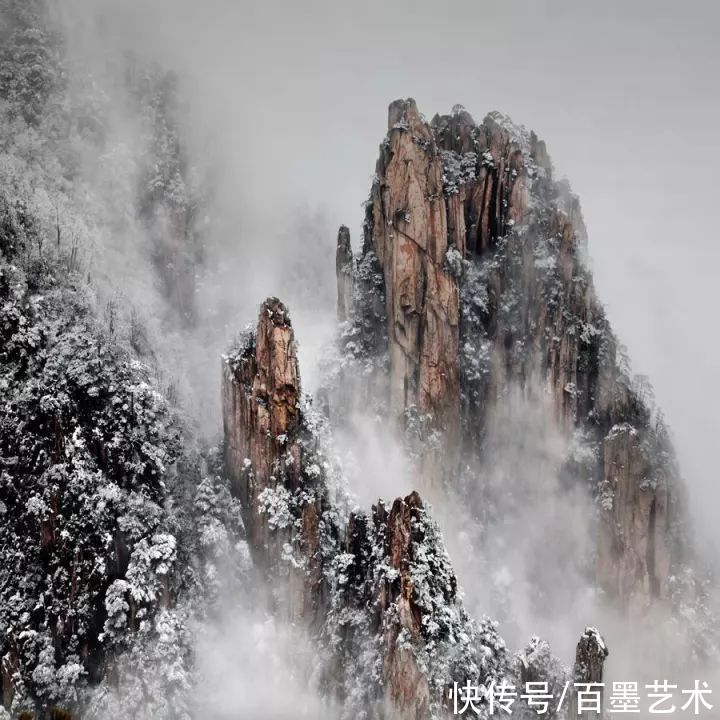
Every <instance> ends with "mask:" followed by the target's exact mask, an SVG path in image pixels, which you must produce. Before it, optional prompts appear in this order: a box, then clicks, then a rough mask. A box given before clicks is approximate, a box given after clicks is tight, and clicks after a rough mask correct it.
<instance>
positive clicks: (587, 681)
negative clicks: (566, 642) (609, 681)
mask: <svg viewBox="0 0 720 720" xmlns="http://www.w3.org/2000/svg"><path fill="white" fill-rule="evenodd" d="M609 654H610V653H609V652H608V649H607V646H606V645H605V640H604V639H603V637H602V636H601V635H600V633H599V632H598V631H597V630H596V629H595V628H594V627H588V628H585V632H584V633H583V635H582V637H581V638H580V642H578V645H577V650H576V653H575V667H574V673H573V682H574V687H575V690H576V692H575V693H574V694H573V698H572V700H573V702H572V709H571V711H570V717H573V718H577V717H580V718H584V720H590V718H597V717H598V716H599V713H598V712H597V709H595V708H593V707H592V706H593V702H594V697H595V695H594V693H596V692H599V698H600V707H604V704H603V701H602V698H603V692H602V689H603V688H602V684H603V669H604V665H605V660H606V658H607V657H608V655H609ZM585 691H587V693H586V692H585Z"/></svg>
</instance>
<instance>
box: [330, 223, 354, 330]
mask: <svg viewBox="0 0 720 720" xmlns="http://www.w3.org/2000/svg"><path fill="white" fill-rule="evenodd" d="M353 269H354V268H353V254H352V245H351V244H350V230H349V229H348V228H347V227H345V225H342V226H341V227H340V230H338V238H337V252H336V254H335V274H336V277H337V314H338V321H339V322H344V321H345V320H347V319H348V318H349V317H350V313H351V312H352V302H353V276H354V273H353Z"/></svg>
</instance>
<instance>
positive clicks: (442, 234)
mask: <svg viewBox="0 0 720 720" xmlns="http://www.w3.org/2000/svg"><path fill="white" fill-rule="evenodd" d="M366 230H367V235H366V237H365V247H366V248H367V249H368V251H369V249H370V248H371V249H372V250H373V251H374V253H375V255H376V256H377V259H378V262H379V265H380V267H381V268H382V273H383V277H384V282H385V302H386V308H387V332H388V338H389V347H388V353H389V358H390V394H389V397H390V407H391V410H392V411H393V412H394V413H395V414H397V415H399V414H401V413H402V412H403V411H404V410H405V409H406V408H408V407H410V406H416V407H417V408H418V410H419V411H420V412H427V413H431V414H432V415H433V417H434V418H435V419H436V421H437V423H438V424H439V425H440V426H441V427H443V428H445V429H447V431H448V432H449V433H454V432H456V431H457V427H458V421H459V380H458V342H459V316H458V303H459V296H458V288H457V282H456V279H455V278H454V277H453V275H452V273H451V272H449V271H448V268H447V265H446V263H447V254H448V251H449V249H450V246H449V240H448V229H447V208H446V203H445V198H444V195H443V164H442V158H441V156H440V152H439V149H438V148H437V146H436V145H435V143H434V140H433V135H432V131H431V129H430V127H429V125H428V124H427V123H426V122H425V121H424V120H423V119H422V118H421V117H420V114H419V113H418V111H417V108H416V106H415V103H414V102H413V101H397V102H395V103H393V104H392V105H391V106H390V112H389V119H388V139H387V142H386V143H385V144H384V145H383V146H382V148H381V154H380V159H379V160H378V163H377V167H376V180H375V182H374V184H373V188H372V193H371V200H370V203H369V204H368V219H367V223H366Z"/></svg>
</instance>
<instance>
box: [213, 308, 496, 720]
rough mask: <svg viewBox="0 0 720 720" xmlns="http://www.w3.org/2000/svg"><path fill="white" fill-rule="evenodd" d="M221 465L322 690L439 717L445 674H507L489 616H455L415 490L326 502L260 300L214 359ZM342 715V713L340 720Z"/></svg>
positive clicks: (308, 421) (278, 332) (278, 314)
mask: <svg viewBox="0 0 720 720" xmlns="http://www.w3.org/2000/svg"><path fill="white" fill-rule="evenodd" d="M223 398H224V415H225V417H224V427H225V465H226V470H227V472H228V474H229V476H230V478H231V480H232V484H233V488H234V491H235V493H236V494H237V495H238V496H239V498H240V500H241V503H242V507H243V516H244V519H245V523H246V530H247V538H248V542H249V544H250V547H251V551H252V553H253V556H254V558H255V560H256V562H257V564H258V565H259V566H260V567H261V568H262V569H263V570H264V571H265V572H266V574H267V575H268V578H269V579H270V580H271V581H272V583H273V588H274V591H275V599H276V601H277V603H278V606H279V607H281V608H285V609H286V611H287V616H288V617H289V618H290V619H291V620H293V621H297V622H302V623H303V624H304V625H306V626H307V627H308V628H310V629H311V631H312V633H313V636H314V638H315V640H316V642H317V644H318V651H319V659H320V665H321V667H320V670H319V671H318V675H319V676H320V677H321V684H322V687H323V689H324V691H325V692H326V693H328V694H330V695H332V696H334V697H335V698H337V699H338V700H339V701H340V703H341V704H342V705H343V707H344V708H345V712H346V713H349V714H347V717H351V716H352V713H353V712H355V713H357V712H373V713H375V714H374V715H372V716H373V717H378V718H393V719H395V718H402V719H407V720H426V719H428V718H431V717H433V718H434V717H446V716H449V715H451V711H450V708H449V705H448V691H449V688H451V687H452V684H453V683H454V682H459V683H461V684H462V683H466V682H472V683H474V684H477V685H480V684H483V683H489V682H490V681H492V680H493V679H496V680H499V679H500V678H501V677H504V676H505V675H506V674H507V673H509V672H510V665H509V662H508V658H507V651H506V649H505V646H504V643H503V641H502V640H501V639H500V637H499V636H498V635H497V631H496V629H495V626H494V624H493V623H491V622H490V621H488V620H483V621H482V622H481V623H475V622H474V621H473V620H471V619H470V618H469V617H468V616H467V614H466V613H465V611H464V609H463V607H462V603H461V600H460V597H459V592H458V587H457V581H456V579H455V575H454V573H453V570H452V566H451V564H450V560H449V558H448V555H447V552H446V551H445V548H444V545H443V543H442V539H441V537H440V534H439V531H438V528H437V526H436V525H435V523H434V522H433V521H432V519H431V518H430V516H429V514H428V512H427V510H426V508H425V507H424V505H423V502H422V500H421V499H420V496H419V495H418V494H417V493H412V494H410V495H408V496H407V497H405V498H397V499H396V500H395V501H394V502H393V503H392V505H391V507H390V509H389V510H388V509H387V508H386V506H385V505H384V503H382V502H379V503H378V504H377V505H376V506H374V507H373V509H372V513H371V514H370V515H366V514H363V513H359V512H354V513H349V514H347V517H345V514H346V513H345V511H344V510H343V508H344V507H345V504H344V495H343V493H342V492H340V493H339V494H337V497H336V498H335V501H333V500H332V499H331V496H332V495H333V493H332V492H331V489H330V488H331V485H332V484H333V483H334V482H336V481H337V478H333V477H332V468H331V464H332V463H331V460H330V459H329V458H328V457H327V456H326V455H325V454H324V451H323V443H322V441H321V436H322V428H321V427H320V425H319V424H318V423H319V422H320V420H319V419H318V418H316V417H314V416H313V414H312V410H311V408H310V407H309V406H307V405H305V404H303V402H302V401H301V398H300V379H299V373H298V367H297V357H296V352H295V340H294V335H293V329H292V325H291V323H290V319H289V317H288V314H287V309H286V308H285V306H284V305H283V304H282V303H281V302H280V301H279V300H277V299H275V298H271V299H269V300H267V301H266V302H265V303H264V304H263V306H262V308H261V311H260V317H259V321H258V326H257V330H256V331H254V332H248V333H245V334H244V335H243V336H242V337H241V339H240V341H239V343H238V345H237V346H236V347H235V348H234V349H233V350H232V352H231V353H230V354H229V355H228V356H227V357H225V358H224V362H223ZM343 717H345V716H343Z"/></svg>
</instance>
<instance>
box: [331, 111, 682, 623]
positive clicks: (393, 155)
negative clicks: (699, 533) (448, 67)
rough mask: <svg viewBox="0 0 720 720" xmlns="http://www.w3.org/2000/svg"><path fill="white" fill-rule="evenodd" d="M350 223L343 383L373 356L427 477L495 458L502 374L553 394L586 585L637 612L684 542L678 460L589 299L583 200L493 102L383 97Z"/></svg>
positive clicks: (530, 136)
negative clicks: (594, 514) (365, 181)
mask: <svg viewBox="0 0 720 720" xmlns="http://www.w3.org/2000/svg"><path fill="white" fill-rule="evenodd" d="M364 234H365V236H364V242H363V248H362V252H361V254H360V256H359V257H358V258H357V259H356V260H354V261H351V260H350V258H349V255H348V252H349V239H348V235H347V232H346V229H341V232H340V236H339V245H338V300H339V302H338V314H339V315H340V316H341V317H342V318H343V319H346V320H348V321H349V325H350V330H347V329H346V331H345V332H344V334H343V343H344V346H345V353H346V357H351V358H352V360H354V361H359V362H360V365H359V366H355V367H354V369H351V370H350V371H349V372H346V373H345V375H344V376H343V375H342V374H341V375H340V382H339V385H340V386H341V385H342V384H343V383H344V382H346V381H347V378H348V376H349V375H350V374H351V373H355V374H356V375H360V374H362V375H363V376H367V375H368V367H369V361H370V359H372V358H375V359H374V366H373V367H374V369H375V375H376V378H377V377H381V378H384V381H383V380H382V379H380V380H378V379H375V380H374V381H373V382H372V383H368V386H369V387H370V388H372V389H373V390H374V391H375V393H376V394H377V393H379V394H380V395H381V396H383V397H384V399H385V401H386V405H385V408H386V412H387V414H388V416H389V418H390V419H391V420H392V419H395V418H403V419H404V422H405V425H406V428H407V430H408V432H409V433H410V432H413V433H415V432H416V431H417V428H418V427H420V428H421V429H422V433H421V437H420V442H419V443H418V445H419V450H418V455H419V457H420V463H419V472H420V476H421V484H422V485H423V486H424V487H433V486H434V487H437V485H438V483H439V484H440V485H441V486H442V485H443V484H444V485H446V486H450V487H453V486H454V485H456V484H457V478H458V477H460V475H461V474H462V473H463V472H464V471H465V468H466V467H472V466H473V464H474V465H477V466H479V465H482V464H483V463H487V462H492V457H489V456H488V455H487V452H488V450H487V447H486V445H485V442H484V441H485V437H486V435H487V431H488V422H489V421H490V418H492V417H493V412H494V409H495V408H496V407H497V406H498V403H501V402H503V401H504V399H505V398H507V397H508V395H509V393H510V392H511V391H512V389H513V388H515V387H519V388H521V391H522V392H523V393H524V394H525V395H529V396H532V395H535V396H537V397H542V398H544V397H547V398H549V399H550V400H551V405H552V408H553V412H554V416H555V418H554V419H555V424H556V425H557V427H558V428H559V429H560V431H561V432H562V433H564V434H565V436H567V437H568V438H569V439H572V442H573V443H574V444H575V445H576V446H577V444H578V443H580V445H581V446H582V448H581V450H582V452H580V453H578V454H580V455H583V456H584V458H585V460H584V461H583V462H584V463H585V466H583V467H579V466H578V462H577V460H575V459H568V461H567V464H566V467H565V468H564V470H563V473H564V475H565V476H567V477H576V478H577V479H576V482H578V483H580V484H581V485H583V486H584V487H585V488H586V489H587V491H588V492H589V493H590V494H591V495H592V496H593V497H594V498H595V499H596V500H597V502H598V505H599V508H600V516H601V522H600V529H599V531H598V541H597V548H598V561H597V564H596V570H595V579H596V581H597V583H598V584H599V585H600V586H601V587H602V588H603V589H604V590H605V592H606V594H607V596H608V597H610V598H613V599H615V600H617V601H618V602H619V603H621V604H622V605H623V606H624V607H627V608H631V610H632V611H633V612H637V611H640V612H641V611H642V608H647V607H649V606H650V605H651V604H652V603H654V602H655V601H656V600H657V599H666V598H667V597H668V595H669V593H668V588H667V585H668V580H669V577H670V575H671V572H670V569H671V567H672V566H673V563H676V564H677V563H678V562H680V561H681V559H682V548H683V546H684V544H685V542H686V541H685V539H684V538H683V536H682V532H681V530H680V528H681V525H682V523H681V522H680V519H681V516H682V508H681V503H680V502H679V497H680V488H681V481H680V479H679V473H678V470H677V467H676V463H675V461H674V455H673V451H672V447H671V444H670V442H669V440H668V435H667V431H666V430H665V428H664V426H663V424H662V420H661V419H660V418H659V416H658V413H657V412H656V411H655V409H654V407H653V404H652V402H651V400H650V399H649V398H648V397H647V393H645V391H644V390H643V389H642V388H639V387H638V385H637V382H636V380H635V379H634V378H633V377H632V376H631V375H630V373H629V371H628V370H627V367H626V363H625V360H624V357H623V354H622V350H621V348H620V346H619V345H618V343H617V340H616V338H615V336H614V334H613V332H612V329H611V328H610V325H609V323H608V321H607V318H606V316H605V312H604V309H603V307H602V305H601V303H600V302H599V300H598V299H597V297H596V294H595V290H594V286H593V281H592V276H591V273H590V271H589V270H588V267H587V264H586V251H587V234H586V231H585V227H584V224H583V220H582V214H581V211H580V205H579V202H578V200H577V198H576V197H575V196H573V195H572V194H571V193H570V192H569V189H568V187H567V184H566V183H563V182H557V181H555V180H554V179H553V173H552V164H551V161H550V158H549V156H548V153H547V149H546V147H545V144H544V143H543V142H542V141H541V140H539V139H538V138H537V136H536V135H535V134H534V133H528V132H527V131H526V130H525V129H524V128H523V127H519V126H516V125H514V124H513V123H512V122H510V120H508V118H506V117H505V116H503V115H501V114H499V113H491V114H490V115H488V116H487V117H486V118H485V120H484V121H483V122H482V123H481V124H476V123H475V122H474V120H473V118H472V117H471V116H470V114H469V113H467V111H465V110H464V109H463V108H462V107H460V106H456V107H455V108H454V109H453V112H452V113H451V114H450V115H444V116H439V115H436V116H435V117H434V118H433V120H432V122H431V123H428V122H426V121H425V119H424V118H423V117H422V115H421V114H420V113H419V112H418V109H417V107H416V105H415V102H414V101H413V100H398V101H395V102H393V103H392V104H391V105H390V108H389V119H388V134H387V137H386V138H385V140H384V141H383V143H382V145H381V146H380V157H379V159H378V162H377V166H376V174H375V180H374V182H373V185H372V189H371V193H370V199H369V201H368V203H367V206H366V219H365V226H364ZM348 268H352V272H353V278H354V279H353V280H352V281H351V280H349V279H348V276H347V271H348ZM375 277H379V278H380V279H381V282H380V283H379V284H378V283H377V282H369V281H368V279H369V278H375ZM350 287H352V288H353V289H352V291H350V290H349V288H350ZM349 297H352V304H351V307H348V298H349ZM378 302H384V305H385V312H384V313H380V312H378V311H377V304H378ZM367 337H373V338H375V339H376V341H375V342H365V343H361V342H358V338H367ZM377 339H381V340H380V341H378V340H377ZM350 367H351V368H353V366H352V365H350ZM358 367H359V368H361V371H358ZM370 394H371V393H370V392H368V395H370ZM618 428H626V430H622V431H621V430H619V429H618ZM461 458H462V464H461V462H460V460H461ZM588 458H593V459H592V460H588ZM477 481H479V480H477ZM455 489H457V488H455ZM588 521H589V522H590V519H588Z"/></svg>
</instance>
